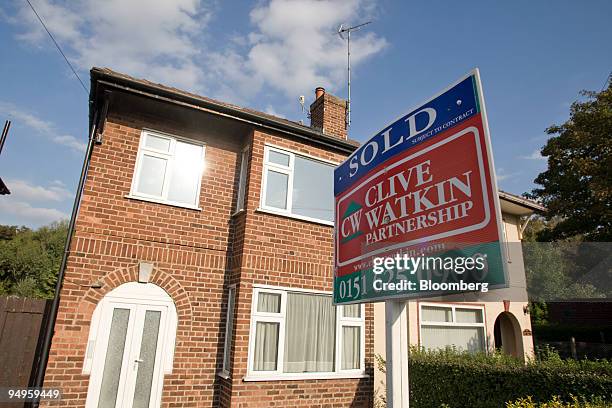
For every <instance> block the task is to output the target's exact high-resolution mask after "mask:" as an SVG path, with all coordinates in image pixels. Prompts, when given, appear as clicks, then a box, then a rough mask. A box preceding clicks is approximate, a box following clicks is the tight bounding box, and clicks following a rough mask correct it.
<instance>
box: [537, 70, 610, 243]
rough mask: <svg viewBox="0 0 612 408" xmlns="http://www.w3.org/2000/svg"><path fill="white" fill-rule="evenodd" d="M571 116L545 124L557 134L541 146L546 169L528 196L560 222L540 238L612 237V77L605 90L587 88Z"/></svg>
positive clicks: (597, 238) (574, 105)
mask: <svg viewBox="0 0 612 408" xmlns="http://www.w3.org/2000/svg"><path fill="white" fill-rule="evenodd" d="M582 95H583V96H585V97H586V99H585V100H584V101H576V102H574V103H573V104H572V106H571V110H570V119H569V120H568V121H567V122H565V123H564V124H562V125H553V126H551V127H549V128H548V129H546V132H547V133H548V134H549V135H553V136H552V137H551V138H550V139H549V140H548V142H547V143H546V145H545V146H544V147H543V148H542V151H541V153H542V155H543V156H544V157H547V158H548V169H547V170H546V171H544V172H542V173H540V174H539V175H538V177H537V178H536V179H535V183H536V184H538V185H540V186H541V187H538V188H536V189H534V190H532V192H531V194H529V196H530V197H531V198H534V199H537V200H538V201H540V202H541V203H542V204H543V205H544V206H546V207H547V208H548V213H547V217H548V218H549V219H551V218H554V217H558V218H559V221H558V222H557V223H556V224H555V225H554V226H552V227H551V228H546V229H543V230H542V231H541V232H540V240H546V241H549V240H559V239H567V238H570V237H574V236H576V235H582V236H583V237H584V239H585V240H586V241H602V242H603V241H607V242H609V241H612V82H610V83H609V84H608V88H607V89H605V90H603V91H602V92H599V93H597V92H587V91H583V92H582Z"/></svg>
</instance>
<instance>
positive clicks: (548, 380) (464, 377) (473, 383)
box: [408, 349, 612, 408]
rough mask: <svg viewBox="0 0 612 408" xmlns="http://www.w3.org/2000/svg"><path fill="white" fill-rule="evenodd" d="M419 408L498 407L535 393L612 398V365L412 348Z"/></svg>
mask: <svg viewBox="0 0 612 408" xmlns="http://www.w3.org/2000/svg"><path fill="white" fill-rule="evenodd" d="M409 370H410V371H409V375H408V377H409V381H410V403H411V405H410V406H411V407H413V408H429V407H432V408H440V407H441V406H443V407H449V408H455V407H457V408H459V407H460V408H464V407H473V408H481V407H482V408H495V407H505V406H506V403H507V402H508V401H516V400H517V399H520V398H525V397H527V396H531V397H532V400H533V401H534V402H536V403H543V402H546V401H550V400H551V399H553V398H554V397H555V396H559V397H560V398H561V400H564V401H572V398H573V397H577V398H580V399H584V400H593V399H600V400H603V401H605V402H612V363H610V362H607V361H586V360H585V361H573V360H571V361H570V360H567V361H566V360H561V359H555V358H552V359H549V360H546V361H530V362H528V363H527V364H525V363H523V362H522V361H520V360H518V359H515V358H512V357H509V356H504V355H501V354H492V355H486V354H468V353H459V352H456V351H452V350H446V351H435V352H433V351H432V352H425V351H419V350H416V349H414V350H412V351H411V353H410V361H409Z"/></svg>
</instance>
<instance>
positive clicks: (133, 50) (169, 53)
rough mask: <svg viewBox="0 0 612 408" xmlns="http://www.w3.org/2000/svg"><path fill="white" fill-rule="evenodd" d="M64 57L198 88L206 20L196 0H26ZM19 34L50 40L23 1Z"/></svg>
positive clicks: (79, 63) (84, 65) (85, 65)
mask: <svg viewBox="0 0 612 408" xmlns="http://www.w3.org/2000/svg"><path fill="white" fill-rule="evenodd" d="M31 1H32V3H33V4H34V6H35V8H36V9H37V11H38V12H39V14H40V15H41V16H42V18H43V19H44V21H45V24H46V25H47V27H48V28H49V30H50V31H51V32H52V33H53V35H54V36H55V38H56V39H57V40H58V42H59V43H60V44H62V46H63V48H65V51H67V54H68V56H69V58H70V59H71V60H72V62H73V63H75V64H76V65H77V66H78V67H79V68H80V69H81V70H88V69H89V68H91V67H92V66H94V65H97V66H108V67H112V68H114V69H116V70H119V71H122V72H126V73H128V74H131V75H135V76H142V77H146V78H147V79H150V80H152V81H159V82H164V83H168V84H172V85H175V86H179V87H184V88H188V89H193V88H197V87H198V85H199V82H200V80H201V76H202V68H201V67H200V66H199V65H198V64H197V63H196V57H197V56H198V54H199V53H200V51H201V47H200V40H201V34H202V32H203V28H205V27H206V25H207V23H208V20H209V19H210V11H208V10H207V9H206V8H205V7H204V6H203V5H202V2H201V1H200V0H172V1H150V0H130V1H124V0H105V1H97V0H77V1H71V2H59V1H55V2H54V1H51V0H31ZM18 20H19V21H25V22H26V26H25V31H24V32H23V33H22V34H21V35H20V36H19V38H20V39H22V40H24V41H28V42H31V43H34V44H38V45H40V44H42V43H43V41H49V39H48V38H46V33H45V32H44V31H43V28H42V27H41V25H40V23H39V22H38V21H37V20H36V17H35V16H34V14H33V13H32V10H30V8H29V6H28V5H27V4H24V5H22V6H21V8H20V10H19V12H18Z"/></svg>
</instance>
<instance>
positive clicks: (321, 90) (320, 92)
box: [315, 86, 325, 99]
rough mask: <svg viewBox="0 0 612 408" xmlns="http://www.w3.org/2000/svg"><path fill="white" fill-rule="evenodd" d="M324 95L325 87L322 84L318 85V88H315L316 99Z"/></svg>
mask: <svg viewBox="0 0 612 408" xmlns="http://www.w3.org/2000/svg"><path fill="white" fill-rule="evenodd" d="M323 95H325V88H323V87H322V86H319V87H317V89H315V99H319V98H320V97H322V96H323Z"/></svg>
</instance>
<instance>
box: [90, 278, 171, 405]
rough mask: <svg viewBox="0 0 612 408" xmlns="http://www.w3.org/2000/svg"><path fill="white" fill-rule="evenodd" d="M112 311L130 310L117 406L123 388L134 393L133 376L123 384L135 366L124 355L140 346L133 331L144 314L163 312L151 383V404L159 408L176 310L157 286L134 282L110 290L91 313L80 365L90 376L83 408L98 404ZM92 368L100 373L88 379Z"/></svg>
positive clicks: (122, 395) (140, 337)
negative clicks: (89, 326) (147, 311)
mask: <svg viewBox="0 0 612 408" xmlns="http://www.w3.org/2000/svg"><path fill="white" fill-rule="evenodd" d="M115 308H124V309H130V317H129V322H128V329H127V332H126V343H125V347H124V352H123V356H122V359H123V360H122V365H121V379H120V383H119V387H118V389H117V394H118V396H121V397H118V399H117V403H119V402H120V398H122V397H124V396H125V395H126V386H127V387H129V388H131V391H130V392H131V394H132V395H133V391H134V390H133V388H134V386H135V381H136V376H133V378H132V380H131V381H130V384H126V376H127V375H128V374H127V373H128V370H129V368H130V367H131V364H133V363H134V362H133V361H131V360H133V358H132V357H133V356H130V355H127V354H128V353H132V354H133V353H139V351H140V345H141V342H142V333H136V332H135V330H136V329H139V330H140V331H142V328H143V327H142V324H143V322H144V315H145V313H146V310H159V311H161V312H162V315H161V316H160V327H159V332H158V341H157V347H156V357H155V359H156V363H155V369H154V374H153V379H152V381H151V400H152V401H153V406H155V407H159V406H160V405H161V395H162V391H163V379H164V374H170V373H172V365H173V360H174V346H175V341H176V329H177V323H178V319H177V314H176V307H175V305H174V302H173V301H172V298H171V297H170V296H169V295H168V294H167V293H166V292H165V291H164V290H163V289H162V288H160V287H159V286H157V285H154V284H152V283H146V284H143V283H137V282H129V283H124V284H123V285H121V286H119V287H117V288H115V289H113V290H112V291H111V292H109V293H108V294H107V295H106V296H104V298H103V299H102V300H101V301H100V302H99V303H98V305H97V306H96V309H95V310H94V313H93V315H92V321H91V328H90V332H89V339H88V341H87V350H86V353H85V361H84V364H83V374H87V375H90V383H89V386H88V389H87V400H86V407H87V408H89V407H96V406H97V404H98V399H99V393H100V387H101V383H102V372H103V367H104V363H105V359H106V351H107V347H108V339H109V335H110V327H111V322H112V316H113V310H114V309H115ZM147 308H148V309H147ZM139 316H140V320H142V321H141V322H140V324H139V325H138V326H139V327H135V325H136V323H137V319H138V318H139ZM134 341H136V344H133V342H134ZM138 357H139V356H137V357H136V358H138ZM94 367H95V368H96V371H98V368H101V370H99V371H100V372H99V373H98V372H96V373H94V375H93V376H91V373H92V368H94Z"/></svg>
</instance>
